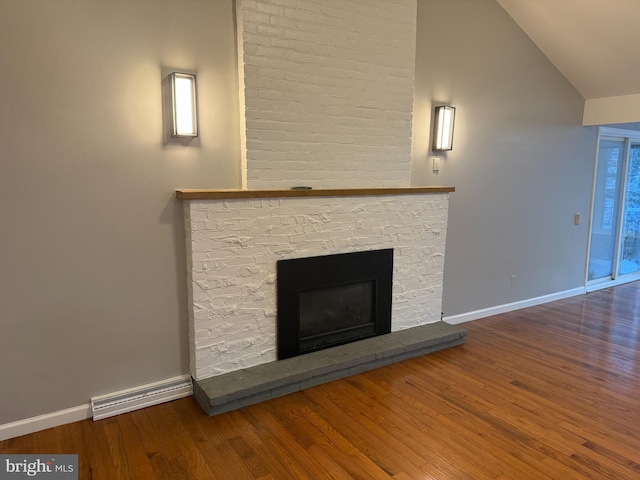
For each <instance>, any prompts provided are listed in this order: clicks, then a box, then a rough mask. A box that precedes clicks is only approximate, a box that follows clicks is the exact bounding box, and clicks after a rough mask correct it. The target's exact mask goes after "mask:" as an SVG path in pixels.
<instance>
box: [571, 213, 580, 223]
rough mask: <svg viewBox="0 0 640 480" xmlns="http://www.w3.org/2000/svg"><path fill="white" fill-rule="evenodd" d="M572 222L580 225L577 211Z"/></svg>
mask: <svg viewBox="0 0 640 480" xmlns="http://www.w3.org/2000/svg"><path fill="white" fill-rule="evenodd" d="M573 223H575V224H576V225H580V214H579V213H576V214H575V215H574V216H573Z"/></svg>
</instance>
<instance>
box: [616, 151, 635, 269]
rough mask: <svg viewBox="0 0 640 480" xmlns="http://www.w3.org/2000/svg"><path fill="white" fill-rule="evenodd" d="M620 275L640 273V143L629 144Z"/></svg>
mask: <svg viewBox="0 0 640 480" xmlns="http://www.w3.org/2000/svg"><path fill="white" fill-rule="evenodd" d="M623 209H624V210H623V212H624V215H623V221H622V239H621V243H622V244H621V249H620V268H619V269H618V273H619V274H620V275H627V274H630V273H636V272H638V271H640V143H631V145H630V148H629V160H628V167H627V181H626V186H625V189H624V204H623Z"/></svg>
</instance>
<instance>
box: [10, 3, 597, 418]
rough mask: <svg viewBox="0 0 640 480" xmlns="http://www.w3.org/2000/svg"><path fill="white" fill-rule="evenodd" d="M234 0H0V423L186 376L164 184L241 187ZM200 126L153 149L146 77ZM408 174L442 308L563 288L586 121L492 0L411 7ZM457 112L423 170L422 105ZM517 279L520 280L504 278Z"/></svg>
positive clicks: (586, 180)
mask: <svg viewBox="0 0 640 480" xmlns="http://www.w3.org/2000/svg"><path fill="white" fill-rule="evenodd" d="M232 8H233V6H232V0H207V1H205V0H202V1H200V0H192V1H189V2H185V1H177V0H164V1H160V0H144V1H143V0H140V1H136V2H105V1H102V0H83V1H82V2H78V1H76V0H56V1H55V2H50V1H45V0H21V1H19V2H18V1H14V2H0V44H1V45H5V46H8V48H2V49H0V92H2V94H0V140H1V144H0V145H1V146H0V149H1V150H0V151H1V155H0V222H1V223H0V313H1V315H2V317H1V319H0V322H1V328H2V330H1V335H0V365H1V367H0V424H3V423H7V422H12V421H15V420H19V419H23V418H28V417H31V416H35V415H40V414H44V413H49V412H53V411H57V410H60V409H64V408H68V407H73V406H76V405H80V404H85V403H87V402H88V401H89V399H90V397H91V396H94V395H100V394H105V393H111V392H114V391H117V390H120V389H124V388H130V387H134V386H137V385H141V384H145V383H149V382H153V381H158V380H162V379H165V378H169V377H172V376H175V375H179V374H183V373H186V372H188V353H187V350H188V346H187V308H186V282H185V265H184V234H183V223H182V215H181V206H180V204H179V203H178V202H176V201H175V199H174V197H173V191H174V190H175V188H177V187H195V188H207V187H209V188H216V187H218V188H233V187H238V186H239V185H240V160H239V158H240V154H239V148H238V147H239V131H238V124H239V120H238V107H237V105H238V98H237V81H236V63H235V62H236V60H235V53H234V52H235V47H234V32H233V11H232ZM170 67H175V68H177V69H186V70H195V71H197V72H198V80H199V91H200V107H201V111H200V112H201V115H200V119H201V127H202V129H201V138H200V140H199V142H194V143H193V144H192V146H191V147H182V146H177V145H172V146H170V147H165V146H163V144H162V125H161V88H160V85H161V71H162V69H163V68H170ZM415 98H416V108H415V117H414V152H413V153H414V158H413V183H414V184H430V185H434V184H452V185H454V186H456V188H457V192H456V193H454V194H452V196H451V214H450V230H449V234H448V245H447V248H448V251H447V259H446V265H445V294H444V302H445V307H444V308H445V313H446V314H447V315H453V314H457V313H462V312H466V311H469V310H474V309H478V308H483V307H488V306H492V305H499V304H503V303H506V302H510V301H514V300H518V299H525V298H531V297H535V296H538V295H543V294H546V293H551V292H555V291H560V290H565V289H568V288H572V287H576V286H579V285H580V283H581V278H582V277H581V276H582V271H583V265H584V255H585V247H586V237H587V235H586V223H583V225H581V226H579V227H575V226H574V225H573V223H572V219H573V214H574V213H575V212H581V213H583V215H585V217H586V215H587V213H588V203H589V192H590V186H591V171H592V168H591V165H592V164H593V156H594V150H595V131H594V130H589V129H583V128H581V127H579V125H580V121H581V115H582V99H581V98H580V96H579V95H578V94H577V93H576V91H575V90H574V89H573V88H572V87H571V86H570V85H569V84H568V83H567V82H566V80H565V79H564V78H563V77H562V76H561V75H560V74H559V73H558V72H557V71H556V70H555V69H554V68H553V67H552V65H551V64H550V62H548V61H547V60H546V59H545V58H544V57H543V56H542V54H541V53H540V52H539V51H538V50H537V49H536V48H535V46H534V45H533V44H532V43H531V42H530V41H529V40H528V39H527V38H526V37H525V36H524V34H523V33H522V32H521V31H520V30H519V29H518V28H517V27H516V26H515V24H514V23H513V22H512V21H511V20H510V19H509V17H507V15H506V14H505V13H504V12H503V11H502V10H501V9H500V7H499V6H498V5H497V4H496V3H495V2H494V1H493V0H419V2H418V45H417V71H416V88H415ZM433 100H438V101H451V102H452V103H454V104H455V105H456V106H457V107H458V121H457V124H456V141H455V150H454V151H453V152H452V153H451V154H448V155H447V158H446V160H444V161H443V162H442V170H441V172H440V175H438V176H436V175H434V174H433V173H431V172H430V171H429V168H427V165H426V162H427V158H428V157H427V155H428V147H427V144H428V138H429V135H430V134H429V133H427V132H428V130H429V122H430V115H431V102H432V101H433ZM511 274H517V275H518V279H519V285H518V286H517V287H513V288H512V287H509V276H510V275H511Z"/></svg>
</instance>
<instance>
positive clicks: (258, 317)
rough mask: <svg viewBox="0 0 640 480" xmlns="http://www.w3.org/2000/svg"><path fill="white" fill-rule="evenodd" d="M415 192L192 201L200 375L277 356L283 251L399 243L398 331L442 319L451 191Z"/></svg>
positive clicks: (190, 249) (190, 259)
mask: <svg viewBox="0 0 640 480" xmlns="http://www.w3.org/2000/svg"><path fill="white" fill-rule="evenodd" d="M416 190H418V191H417V192H415V191H414V190H412V189H406V191H404V192H402V193H393V194H387V192H384V193H383V194H380V195H375V194H372V193H370V194H368V195H356V196H351V195H348V196H342V195H341V194H340V192H332V194H333V196H304V197H281V198H236V199H224V198H216V196H217V195H215V192H214V194H213V195H211V196H210V197H211V198H210V199H201V200H185V202H184V203H185V205H184V212H185V227H186V233H187V267H188V277H189V279H188V288H189V303H190V311H189V324H190V328H189V331H190V342H191V374H192V375H193V377H194V378H195V379H196V380H201V379H204V378H208V377H211V376H216V375H221V374H223V373H227V372H231V371H235V370H239V369H242V368H247V367H251V366H255V365H259V364H262V363H266V362H273V361H275V360H276V262H277V261H278V260H281V259H290V258H302V257H309V256H318V255H330V254H335V253H348V252H355V251H366V250H376V249H383V248H393V249H394V271H393V298H392V302H393V304H392V323H391V327H392V331H397V330H402V329H405V328H410V327H414V326H418V325H424V324H427V323H432V322H436V321H438V320H440V312H441V301H442V272H443V267H444V250H445V241H446V227H447V211H448V210H447V207H448V198H449V193H447V189H433V190H434V191H433V193H431V192H430V191H429V189H416ZM439 190H440V191H439ZM399 191H400V189H399ZM449 191H450V190H449ZM318 192H321V191H318ZM192 193H193V192H192ZM199 193H200V195H198V194H199ZM220 193H221V194H222V196H224V194H225V192H224V191H223V192H220ZM227 193H229V192H227ZM235 193H239V194H242V193H243V192H241V191H239V192H235ZM180 195H181V196H182V198H185V199H188V198H197V197H198V196H200V197H203V196H205V197H206V193H204V192H195V194H192V195H191V196H190V195H189V192H188V191H182V192H181V193H180Z"/></svg>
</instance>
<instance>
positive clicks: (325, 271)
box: [276, 248, 393, 360]
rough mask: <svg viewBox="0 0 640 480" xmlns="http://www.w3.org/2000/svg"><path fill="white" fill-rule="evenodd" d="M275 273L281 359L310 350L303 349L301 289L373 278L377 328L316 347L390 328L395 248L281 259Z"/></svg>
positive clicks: (325, 286)
mask: <svg viewBox="0 0 640 480" xmlns="http://www.w3.org/2000/svg"><path fill="white" fill-rule="evenodd" d="M276 274H277V285H278V288H277V308H278V312H277V332H276V336H277V348H278V359H279V360H283V359H285V358H290V357H295V356H298V355H301V354H303V353H308V352H307V351H301V349H300V322H299V316H300V292H304V291H309V290H314V289H321V288H328V287H334V286H340V285H349V284H355V283H361V282H373V297H374V298H373V309H372V310H373V317H374V331H373V332H371V333H368V334H365V335H363V336H360V337H358V338H355V339H349V340H347V341H342V342H334V343H330V344H327V345H322V346H320V347H318V348H315V349H314V350H321V349H324V348H329V347H333V346H337V345H340V344H342V343H347V342H352V341H355V340H361V339H363V338H368V337H372V336H376V335H384V334H385V333H389V332H391V297H392V288H393V249H392V248H389V249H381V250H369V251H363V252H351V253H341V254H336V255H324V256H318V257H306V258H296V259H287V260H279V261H278V262H277V265H276ZM309 351H313V350H309Z"/></svg>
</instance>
